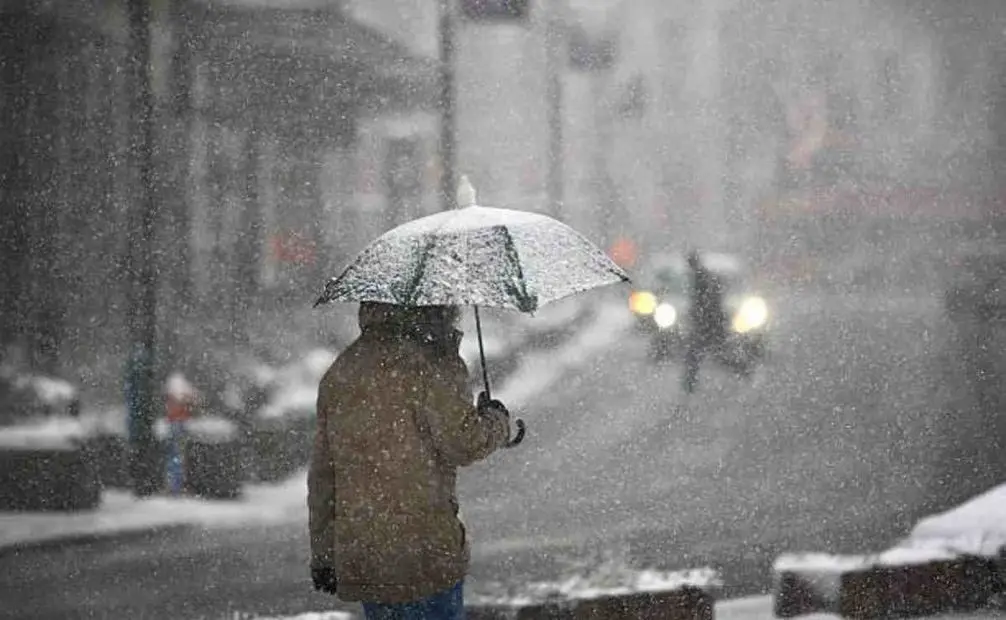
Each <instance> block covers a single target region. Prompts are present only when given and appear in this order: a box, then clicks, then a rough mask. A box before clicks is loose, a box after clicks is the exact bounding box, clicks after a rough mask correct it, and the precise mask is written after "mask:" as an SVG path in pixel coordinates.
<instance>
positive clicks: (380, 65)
mask: <svg viewBox="0 0 1006 620" xmlns="http://www.w3.org/2000/svg"><path fill="white" fill-rule="evenodd" d="M310 4H311V3H298V6H299V7H308V6H309V5H310ZM339 5H340V3H328V2H318V3H314V8H290V3H287V2H276V3H275V4H274V3H271V2H269V1H242V0H223V1H219V0H218V1H213V2H210V1H208V0H154V1H152V2H151V3H150V5H149V7H150V21H151V23H150V32H151V50H150V51H151V73H150V77H151V82H152V84H151V86H152V90H153V94H154V114H155V116H156V121H155V123H154V126H155V127H156V135H155V136H153V141H154V145H155V146H154V166H155V179H156V187H155V188H154V192H155V195H156V204H157V205H158V216H157V218H158V219H157V240H156V256H157V261H158V269H157V272H158V274H159V278H160V283H159V285H160V287H161V288H162V291H161V295H160V300H159V305H158V308H159V312H161V313H162V316H161V318H160V321H161V322H162V326H163V322H164V321H166V320H171V319H170V317H173V320H174V321H175V322H176V323H177V324H175V325H170V326H168V327H169V329H166V330H163V331H165V332H167V333H168V334H170V333H173V332H175V331H178V330H181V329H183V328H184V329H188V328H195V327H194V326H192V325H185V323H186V320H185V318H184V317H186V316H193V315H196V313H197V312H198V311H199V309H200V306H207V305H210V306H212V307H213V310H214V316H216V315H222V314H224V313H222V312H220V310H221V308H220V303H221V300H225V301H230V300H234V303H230V304H226V303H225V306H227V305H230V306H231V307H230V311H231V319H234V320H240V319H241V316H240V315H241V310H242V308H241V306H248V305H254V302H251V303H245V302H249V301H250V300H252V299H253V298H254V297H255V295H256V294H257V293H258V292H259V291H260V290H261V289H263V288H266V287H276V288H291V289H292V288H295V287H301V286H308V287H310V286H312V285H318V280H317V278H319V277H321V276H322V274H326V273H328V272H329V271H330V270H331V269H333V265H336V264H337V263H338V262H340V260H342V259H344V258H345V257H346V256H347V255H348V254H349V253H350V252H351V251H353V250H355V249H357V248H356V243H357V239H356V236H357V235H358V233H359V231H358V230H357V226H356V224H355V222H354V214H355V213H357V212H358V211H359V209H358V208H357V205H355V204H354V201H355V202H358V196H359V193H358V192H356V191H355V188H356V187H357V186H358V185H359V178H358V176H359V170H360V169H361V168H363V167H364V166H362V165H361V162H365V163H369V162H366V161H365V157H371V155H369V154H368V155H364V154H363V153H364V152H365V151H366V148H362V147H363V146H365V145H362V143H361V140H360V129H359V128H360V126H361V124H362V123H372V122H373V121H374V119H379V118H382V117H385V116H389V115H390V116H395V115H401V114H408V113H411V112H412V111H414V110H429V109H430V108H431V107H432V106H433V105H434V103H435V101H436V93H437V87H436V80H437V66H436V63H435V61H433V60H432V59H429V58H420V57H416V56H415V55H414V54H412V53H411V52H410V51H409V50H407V49H405V48H404V47H403V46H401V45H399V44H397V43H395V42H393V41H391V40H390V39H388V38H387V37H386V36H384V35H382V34H380V33H379V32H377V31H376V30H374V29H373V28H372V27H369V26H365V25H362V24H360V23H359V22H357V21H355V20H353V19H352V18H350V17H347V16H346V15H345V14H343V13H342V12H341V11H340V10H339ZM128 6H129V5H128V4H127V2H126V0H68V1H67V2H47V1H41V0H21V1H14V2H4V3H2V4H0V54H2V57H3V59H4V62H3V63H2V73H3V79H4V84H5V88H4V92H3V100H2V102H0V103H2V108H3V109H4V110H5V113H4V114H3V115H2V119H0V136H2V140H3V143H4V149H3V155H2V157H0V176H2V178H3V180H4V183H3V184H2V185H0V206H2V208H3V210H4V214H5V217H4V218H2V220H0V235H2V238H3V239H4V241H5V243H4V248H3V249H2V252H3V262H4V269H3V270H2V274H3V275H2V277H3V282H2V285H3V288H4V290H5V291H6V292H5V294H4V295H3V296H2V297H3V300H2V302H0V303H2V308H0V311H2V314H3V317H4V327H3V329H2V333H0V350H2V349H3V348H5V347H7V346H9V345H14V344H21V345H24V347H25V349H26V350H27V351H29V352H31V353H33V355H31V357H32V359H33V363H34V364H35V365H38V366H43V367H49V368H56V367H59V366H63V367H66V366H68V365H75V364H78V363H79V364H84V363H85V362H86V364H88V366H89V367H92V368H93V367H94V365H95V363H96V361H95V359H96V356H98V355H100V353H99V350H100V351H109V352H114V350H115V349H116V347H120V346H122V345H123V344H124V342H125V341H124V338H125V334H124V333H123V331H124V330H122V328H121V326H122V325H123V323H124V320H125V316H126V312H127V308H128V307H129V298H130V291H131V290H132V288H133V284H131V282H130V278H129V273H130V267H129V262H130V256H131V254H132V253H133V252H135V250H136V243H135V240H136V239H138V238H140V236H139V235H135V234H134V233H135V231H136V230H137V227H138V226H139V225H140V223H139V222H140V215H139V214H140V210H141V204H140V203H141V202H142V201H140V200H138V199H137V196H140V195H142V193H141V192H139V191H138V187H139V186H138V182H139V177H138V173H137V161H136V158H135V156H134V152H133V151H132V147H133V140H132V136H133V135H135V133H134V132H135V131H136V130H137V125H136V123H135V120H136V119H134V118H133V114H132V109H133V108H132V107H131V104H132V98H133V97H134V95H135V93H136V91H137V88H136V85H135V84H133V83H132V82H131V80H133V79H135V78H136V76H134V75H131V74H130V72H129V67H130V62H129V60H130V58H131V56H132V55H133V54H134V53H135V50H133V49H132V47H131V46H134V45H135V43H136V40H135V39H131V38H130V36H129V34H130V30H129V20H128V14H127V8H128ZM317 7H324V8H317ZM399 151H402V149H399ZM402 152H403V153H405V155H401V154H400V155H395V157H393V158H392V159H394V161H395V162H397V163H395V164H394V166H395V169H396V171H395V173H394V174H392V175H391V176H392V177H393V178H394V179H395V180H394V182H393V185H394V188H395V189H394V191H395V192H397V195H398V196H400V200H404V198H401V197H402V196H404V195H407V193H408V192H409V191H412V189H411V187H412V186H411V185H410V183H409V182H408V181H407V179H408V178H410V176H412V177H414V176H415V175H416V174H420V175H421V174H425V172H426V169H427V168H428V162H425V161H422V162H418V163H416V162H412V161H411V160H409V161H410V163H408V164H406V165H413V166H414V167H415V169H416V171H418V172H416V171H413V172H402V170H401V168H402V165H403V164H402V161H403V158H404V159H406V160H408V159H409V157H411V156H410V155H408V153H409V150H408V149H405V150H404V151H402ZM383 165H384V163H383V162H382V163H381V164H379V167H380V166H383ZM382 174H383V173H380V172H379V175H382ZM276 292H277V291H271V292H270V296H271V297H273V298H282V297H283V296H282V295H277V294H275V293H276ZM178 321H181V322H180V323H178ZM188 322H189V323H191V321H188ZM176 328H177V329H176ZM169 345H170V343H169ZM78 353H79V354H80V356H81V359H80V360H76V359H73V358H74V356H75V355H77V354H78ZM85 358H86V360H85ZM113 364H114V362H113ZM89 372H90V371H89Z"/></svg>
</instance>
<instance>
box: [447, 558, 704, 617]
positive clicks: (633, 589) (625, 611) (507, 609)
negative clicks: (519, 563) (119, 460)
mask: <svg viewBox="0 0 1006 620" xmlns="http://www.w3.org/2000/svg"><path fill="white" fill-rule="evenodd" d="M620 581H621V582H622V583H620V584H611V585H605V586H591V585H589V583H590V579H589V578H586V579H580V578H574V579H571V580H568V581H566V582H564V583H543V584H533V585H531V586H529V587H528V588H527V589H526V592H524V593H521V594H517V595H515V596H511V597H509V598H496V599H493V598H491V597H482V598H481V599H479V598H477V597H473V598H475V601H474V602H473V604H471V605H470V606H469V607H468V609H467V610H466V611H467V616H468V618H469V619H470V620H502V619H513V618H515V619H519V620H546V619H547V620H580V619H583V620H587V619H590V620H623V619H624V620H628V619H634V620H712V618H713V608H714V604H715V596H714V591H715V588H716V587H718V586H719V577H718V575H717V574H716V573H715V572H714V571H710V570H705V571H688V572H682V573H658V572H656V571H641V572H631V573H628V574H626V575H625V576H624V578H623V579H621V580H620Z"/></svg>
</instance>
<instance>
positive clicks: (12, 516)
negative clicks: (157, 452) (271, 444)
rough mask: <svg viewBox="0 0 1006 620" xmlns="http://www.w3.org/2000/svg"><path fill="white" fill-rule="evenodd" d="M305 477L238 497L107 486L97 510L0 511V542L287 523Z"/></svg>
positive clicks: (299, 513) (300, 506)
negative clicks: (136, 493) (138, 492)
mask: <svg viewBox="0 0 1006 620" xmlns="http://www.w3.org/2000/svg"><path fill="white" fill-rule="evenodd" d="M306 488H307V479H306V474H301V475H299V476H296V477H294V478H291V479H290V480H287V481H285V482H283V483H280V484H275V485H254V486H250V487H248V488H247V489H246V492H245V496H244V497H243V498H242V499H241V500H239V501H212V500H205V499H196V498H187V497H184V498H173V497H152V498H147V499H137V498H135V497H133V496H132V495H131V494H129V493H125V492H116V491H107V492H106V493H105V494H104V496H103V501H102V505H101V507H100V508H99V509H98V510H95V511H91V512H81V513H74V514H52V513H23V512H22V513H0V547H5V546H10V545H14V544H18V543H26V542H34V541H42V540H51V539H60V538H65V537H72V536H80V535H110V534H118V533H126V532H134V531H145V530H150V529H153V528H160V527H170V526H175V525H191V526H200V527H204V528H207V529H209V528H231V527H241V526H246V525H258V524H277V523H288V522H290V521H291V520H294V519H299V518H302V517H303V516H304V512H305V510H306V508H305V507H304V502H305V497H306V493H307V491H306Z"/></svg>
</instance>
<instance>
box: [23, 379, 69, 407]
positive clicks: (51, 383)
mask: <svg viewBox="0 0 1006 620" xmlns="http://www.w3.org/2000/svg"><path fill="white" fill-rule="evenodd" d="M23 380H25V381H27V382H28V383H30V384H31V387H32V389H33V390H34V392H35V394H36V395H37V396H38V398H39V399H40V400H41V401H42V402H43V403H45V404H46V405H49V406H52V407H61V406H66V405H67V404H69V403H70V401H72V400H73V399H75V398H76V397H77V389H76V388H75V387H73V385H72V384H70V383H69V382H67V381H64V380H62V379H55V378H53V377H43V376H41V375H33V376H31V377H26V378H24V379H23ZM19 387H20V386H19Z"/></svg>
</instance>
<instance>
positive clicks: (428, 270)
mask: <svg viewBox="0 0 1006 620" xmlns="http://www.w3.org/2000/svg"><path fill="white" fill-rule="evenodd" d="M475 199H476V197H475V190H474V188H473V187H472V186H471V183H469V182H468V179H467V178H466V177H463V176H462V178H461V183H460V187H459V190H458V206H459V208H457V209H453V210H450V211H442V212H440V213H436V214H434V215H430V216H427V217H422V218H419V219H416V220H413V221H411V222H408V223H406V224H402V225H401V226H398V227H396V228H394V229H392V230H390V231H388V232H386V233H384V234H383V235H381V236H380V237H378V238H377V240H375V241H374V242H373V243H371V244H370V245H369V246H367V247H366V248H365V249H364V250H363V252H361V253H360V255H359V256H358V257H357V258H356V259H355V260H354V261H353V262H352V263H351V264H350V265H349V266H348V267H347V268H346V269H345V270H344V271H343V272H342V273H341V274H340V275H339V276H336V277H334V278H331V279H330V280H329V281H328V282H327V283H326V284H325V288H324V291H323V293H322V295H321V297H319V298H318V300H317V301H316V302H315V306H318V305H321V304H324V303H329V302H335V301H341V302H364V301H372V302H383V303H389V304H398V305H404V306H435V305H445V306H474V308H475V327H476V331H477V333H478V339H479V354H480V359H481V362H482V380H483V382H484V383H485V391H486V394H487V395H488V394H490V390H489V375H488V371H487V370H486V362H485V350H484V348H483V344H482V320H481V318H480V316H479V307H480V306H483V307H491V308H509V309H512V310H517V311H519V312H525V313H534V312H535V311H536V310H538V309H539V308H541V307H542V306H544V305H545V304H548V303H551V302H553V301H557V300H559V299H563V298H565V297H568V296H570V295H574V294H576V293H580V292H583V291H587V290H590V289H593V288H597V287H601V286H605V285H609V284H616V283H619V282H628V281H629V276H628V275H626V273H625V271H623V270H622V269H621V268H620V267H618V266H617V265H616V264H615V263H614V262H612V261H611V259H610V258H608V256H607V255H606V254H605V253H604V252H603V251H601V250H600V249H599V248H598V247H597V246H595V245H594V244H592V243H591V242H590V241H588V240H587V239H586V238H585V237H584V236H583V235H581V234H580V233H578V232H576V231H575V230H573V229H572V228H570V227H569V226H567V225H566V224H563V223H562V222H560V221H558V220H556V219H553V218H551V217H548V216H545V215H541V214H538V213H531V212H527V211H518V210H513V209H501V208H494V207H483V206H479V205H477V204H476V202H475ZM517 428H518V433H517V436H516V437H515V439H514V440H513V441H511V444H510V445H516V444H518V443H520V441H521V440H522V439H523V437H524V431H525V427H524V423H523V421H521V420H517Z"/></svg>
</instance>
